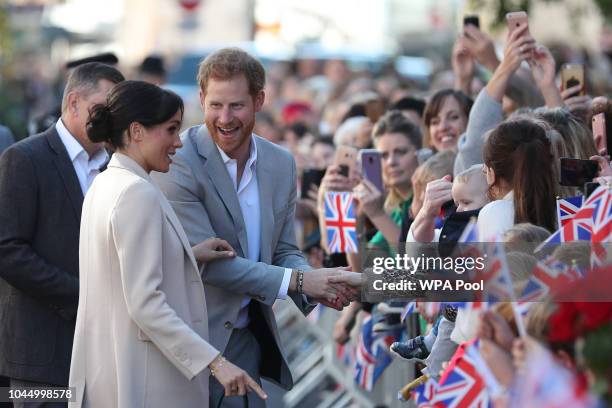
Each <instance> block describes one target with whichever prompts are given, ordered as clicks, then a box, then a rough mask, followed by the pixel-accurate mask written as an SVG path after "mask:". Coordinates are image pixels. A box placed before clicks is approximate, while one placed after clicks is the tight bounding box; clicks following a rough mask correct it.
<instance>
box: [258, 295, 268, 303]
mask: <svg viewBox="0 0 612 408" xmlns="http://www.w3.org/2000/svg"><path fill="white" fill-rule="evenodd" d="M257 299H259V300H260V301H261V302H265V301H266V297H265V296H257Z"/></svg>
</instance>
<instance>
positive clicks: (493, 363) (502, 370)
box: [480, 338, 515, 388]
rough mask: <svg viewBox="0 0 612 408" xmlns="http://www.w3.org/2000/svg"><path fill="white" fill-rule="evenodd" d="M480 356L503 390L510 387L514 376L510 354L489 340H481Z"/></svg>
mask: <svg viewBox="0 0 612 408" xmlns="http://www.w3.org/2000/svg"><path fill="white" fill-rule="evenodd" d="M480 355H481V356H482V358H483V360H484V361H485V362H486V363H487V366H488V367H489V369H490V370H491V372H492V373H493V375H494V376H495V378H496V379H497V381H498V382H499V383H500V384H501V385H502V386H503V387H505V388H508V387H510V386H511V385H512V383H513V380H514V375H515V374H514V365H513V361H512V355H511V354H510V352H509V351H507V350H505V349H503V348H502V347H500V346H499V345H498V344H496V343H495V342H493V341H491V340H487V339H482V338H481V339H480Z"/></svg>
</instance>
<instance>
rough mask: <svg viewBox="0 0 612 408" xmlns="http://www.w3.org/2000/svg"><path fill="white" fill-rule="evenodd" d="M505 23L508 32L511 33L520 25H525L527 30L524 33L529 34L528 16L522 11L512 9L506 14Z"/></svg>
mask: <svg viewBox="0 0 612 408" xmlns="http://www.w3.org/2000/svg"><path fill="white" fill-rule="evenodd" d="M506 24H507V26H508V31H509V34H512V32H513V31H514V30H517V29H519V28H520V27H521V26H522V25H526V26H527V31H526V32H525V34H524V35H529V17H528V16H527V13H525V12H524V11H513V12H511V13H507V14H506Z"/></svg>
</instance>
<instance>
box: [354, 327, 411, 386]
mask: <svg viewBox="0 0 612 408" xmlns="http://www.w3.org/2000/svg"><path fill="white" fill-rule="evenodd" d="M373 326H374V321H373V320H372V317H371V316H368V317H367V318H366V319H365V320H364V321H363V325H362V327H361V334H360V335H359V342H358V345H357V349H356V351H355V382H356V383H357V384H358V385H359V386H360V387H361V388H362V389H364V390H366V391H372V389H373V388H374V384H375V383H376V381H377V380H378V378H379V377H380V375H381V374H382V373H383V371H385V369H386V368H387V367H388V366H389V364H391V361H393V358H392V357H391V354H390V352H389V346H391V344H392V343H393V342H394V341H398V340H399V337H400V333H401V329H400V330H398V331H397V332H396V333H393V332H391V333H389V332H385V333H384V334H383V333H380V334H379V333H374V332H373V331H372V327H373Z"/></svg>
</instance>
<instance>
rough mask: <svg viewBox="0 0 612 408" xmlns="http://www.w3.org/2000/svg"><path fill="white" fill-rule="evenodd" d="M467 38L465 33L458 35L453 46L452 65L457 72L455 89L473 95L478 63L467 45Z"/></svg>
mask: <svg viewBox="0 0 612 408" xmlns="http://www.w3.org/2000/svg"><path fill="white" fill-rule="evenodd" d="M465 38H466V37H465V35H460V36H459V37H457V40H456V41H455V45H454V46H453V53H452V56H451V65H452V68H453V73H454V74H455V89H456V90H459V91H462V92H463V93H465V94H466V95H471V94H472V80H473V79H474V72H475V70H476V64H475V62H474V58H473V57H472V54H471V53H470V52H469V51H468V49H467V48H466V46H465V42H466V40H465Z"/></svg>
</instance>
